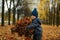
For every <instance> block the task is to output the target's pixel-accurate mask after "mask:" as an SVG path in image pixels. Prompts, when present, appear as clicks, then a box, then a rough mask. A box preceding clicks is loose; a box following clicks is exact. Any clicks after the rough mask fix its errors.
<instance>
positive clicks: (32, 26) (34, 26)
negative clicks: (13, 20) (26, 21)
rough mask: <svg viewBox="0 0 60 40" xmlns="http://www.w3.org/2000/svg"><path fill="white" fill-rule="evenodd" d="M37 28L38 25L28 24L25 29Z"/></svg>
mask: <svg viewBox="0 0 60 40" xmlns="http://www.w3.org/2000/svg"><path fill="white" fill-rule="evenodd" d="M38 26H39V24H38V23H32V24H30V25H29V26H27V29H31V28H36V27H38Z"/></svg>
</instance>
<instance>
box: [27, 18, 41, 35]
mask: <svg viewBox="0 0 60 40" xmlns="http://www.w3.org/2000/svg"><path fill="white" fill-rule="evenodd" d="M27 28H28V29H31V28H34V34H37V35H38V34H41V33H42V27H41V21H40V19H39V18H35V19H33V20H32V23H31V24H30V25H29V26H27Z"/></svg>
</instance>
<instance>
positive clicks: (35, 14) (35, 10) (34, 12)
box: [31, 8, 38, 17]
mask: <svg viewBox="0 0 60 40" xmlns="http://www.w3.org/2000/svg"><path fill="white" fill-rule="evenodd" d="M31 15H33V16H36V17H38V11H37V9H36V8H34V10H33V11H32V13H31Z"/></svg>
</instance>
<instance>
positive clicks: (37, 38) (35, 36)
mask: <svg viewBox="0 0 60 40" xmlns="http://www.w3.org/2000/svg"><path fill="white" fill-rule="evenodd" d="M33 40H42V35H34V36H33Z"/></svg>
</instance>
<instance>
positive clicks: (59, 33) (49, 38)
mask: <svg viewBox="0 0 60 40" xmlns="http://www.w3.org/2000/svg"><path fill="white" fill-rule="evenodd" d="M12 27H14V26H12V25H10V26H8V25H7V26H4V27H1V26H0V40H24V39H25V37H24V36H22V37H18V35H17V33H15V34H14V35H13V34H11V30H10V29H11V28H12ZM42 28H43V36H42V40H60V26H59V27H56V26H50V25H42Z"/></svg>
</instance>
